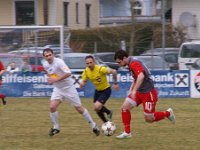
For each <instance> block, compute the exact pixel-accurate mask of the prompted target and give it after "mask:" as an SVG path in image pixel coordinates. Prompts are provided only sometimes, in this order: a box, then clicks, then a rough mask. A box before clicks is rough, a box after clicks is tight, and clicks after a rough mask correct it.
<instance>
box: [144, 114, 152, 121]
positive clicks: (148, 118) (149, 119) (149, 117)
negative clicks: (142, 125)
mask: <svg viewBox="0 0 200 150" xmlns="http://www.w3.org/2000/svg"><path fill="white" fill-rule="evenodd" d="M144 118H145V121H146V122H147V123H152V122H154V117H153V116H152V115H145V116H144Z"/></svg>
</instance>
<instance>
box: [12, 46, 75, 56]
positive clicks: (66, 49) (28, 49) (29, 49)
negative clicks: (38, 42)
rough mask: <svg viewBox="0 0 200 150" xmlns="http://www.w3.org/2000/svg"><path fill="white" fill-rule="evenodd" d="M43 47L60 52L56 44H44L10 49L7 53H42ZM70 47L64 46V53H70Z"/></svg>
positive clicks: (56, 52)
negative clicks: (42, 45)
mask: <svg viewBox="0 0 200 150" xmlns="http://www.w3.org/2000/svg"><path fill="white" fill-rule="evenodd" d="M45 48H51V49H52V50H53V51H54V54H60V47H59V46H57V45H46V46H44V47H24V48H21V49H18V50H14V51H10V52H9V53H14V54H20V55H21V54H42V53H43V50H44V49H45ZM70 52H72V49H71V48H69V47H64V53H70Z"/></svg>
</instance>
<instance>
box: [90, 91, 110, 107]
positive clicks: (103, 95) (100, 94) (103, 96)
mask: <svg viewBox="0 0 200 150" xmlns="http://www.w3.org/2000/svg"><path fill="white" fill-rule="evenodd" d="M110 95H111V88H110V87H108V88H107V89H105V90H103V91H97V90H95V93H94V103H95V102H96V101H98V102H100V103H102V104H105V103H106V101H107V100H108V99H109V97H110Z"/></svg>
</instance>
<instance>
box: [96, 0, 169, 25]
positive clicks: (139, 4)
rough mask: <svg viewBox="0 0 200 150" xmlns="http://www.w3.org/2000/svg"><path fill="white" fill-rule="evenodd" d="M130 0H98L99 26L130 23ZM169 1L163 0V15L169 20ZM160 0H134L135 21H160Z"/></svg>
mask: <svg viewBox="0 0 200 150" xmlns="http://www.w3.org/2000/svg"><path fill="white" fill-rule="evenodd" d="M130 1H131V0H100V22H99V24H100V26H112V25H121V24H130V23H131V4H130ZM171 1H172V0H167V1H165V4H164V7H165V17H166V19H167V21H169V22H170V20H171ZM161 4H162V0H134V8H133V11H134V16H135V17H134V18H135V20H136V22H161V15H162V14H161V13H162V7H161V6H162V5H161Z"/></svg>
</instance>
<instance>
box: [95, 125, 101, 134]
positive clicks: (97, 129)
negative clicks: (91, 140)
mask: <svg viewBox="0 0 200 150" xmlns="http://www.w3.org/2000/svg"><path fill="white" fill-rule="evenodd" d="M93 133H94V134H96V136H99V134H100V130H99V128H98V127H97V125H96V126H95V127H94V128H93Z"/></svg>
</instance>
